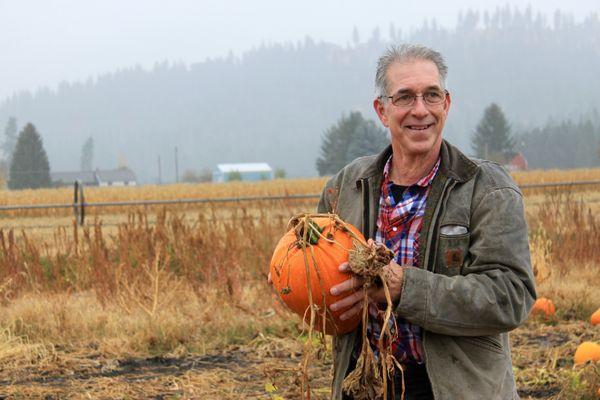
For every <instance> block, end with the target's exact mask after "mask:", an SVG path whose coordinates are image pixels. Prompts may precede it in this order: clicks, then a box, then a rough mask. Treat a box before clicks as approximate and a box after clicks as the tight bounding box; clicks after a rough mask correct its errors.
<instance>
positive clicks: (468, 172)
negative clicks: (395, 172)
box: [356, 140, 477, 185]
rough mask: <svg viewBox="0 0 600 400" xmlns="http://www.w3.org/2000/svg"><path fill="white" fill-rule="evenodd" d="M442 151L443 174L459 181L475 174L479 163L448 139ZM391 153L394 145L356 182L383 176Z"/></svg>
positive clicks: (379, 155) (385, 150)
mask: <svg viewBox="0 0 600 400" xmlns="http://www.w3.org/2000/svg"><path fill="white" fill-rule="evenodd" d="M440 153H441V159H442V160H441V164H440V171H439V172H440V173H442V174H443V175H446V176H448V177H451V178H452V179H454V180H456V181H458V182H466V181H468V180H469V179H471V178H472V177H473V176H475V173H476V172H477V164H475V163H474V162H473V161H471V160H470V159H469V158H468V157H467V156H465V155H464V154H463V153H462V152H461V151H460V150H458V149H457V148H456V147H454V146H453V145H451V144H450V143H448V142H447V141H446V140H442V146H441V149H440ZM391 154H392V145H389V146H388V147H386V148H385V149H384V150H383V151H382V152H381V153H379V154H378V155H377V156H376V157H375V159H374V160H373V161H372V162H371V163H370V164H369V165H368V166H367V167H366V168H365V169H364V170H363V173H362V174H361V175H360V176H358V179H357V181H356V184H357V185H358V182H359V181H360V180H361V179H369V178H372V177H381V176H382V175H383V169H384V167H385V164H386V162H387V160H388V159H389V158H390V155H391Z"/></svg>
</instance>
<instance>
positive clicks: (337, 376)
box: [318, 141, 536, 400]
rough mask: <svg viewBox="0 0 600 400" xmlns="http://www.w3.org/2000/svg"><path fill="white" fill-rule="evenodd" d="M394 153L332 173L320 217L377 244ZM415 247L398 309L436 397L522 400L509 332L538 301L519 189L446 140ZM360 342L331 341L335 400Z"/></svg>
mask: <svg viewBox="0 0 600 400" xmlns="http://www.w3.org/2000/svg"><path fill="white" fill-rule="evenodd" d="M391 152H392V149H391V146H390V147H388V148H387V149H386V150H385V151H384V152H382V153H381V154H379V155H376V156H367V157H362V158H359V159H357V160H355V161H353V162H352V163H350V164H349V165H347V166H346V167H345V168H344V169H342V170H341V171H340V172H339V173H337V174H336V175H335V176H333V177H332V178H331V179H330V180H329V181H328V182H327V184H326V186H325V188H324V190H323V193H322V195H321V199H320V201H319V207H318V208H319V212H335V213H337V214H339V215H340V217H341V218H342V219H344V220H345V221H347V222H349V223H351V224H353V225H355V226H356V227H358V228H359V229H361V230H362V231H363V233H364V234H365V237H371V238H373V237H374V236H375V232H376V229H377V226H376V220H377V215H378V208H379V197H380V192H381V190H380V188H381V180H382V177H383V168H384V165H385V163H386V161H387V159H388V158H389V156H390V155H391ZM457 226H459V227H464V228H466V233H460V231H462V232H464V231H465V229H464V228H458V229H457ZM455 232H459V233H458V234H453V233H455ZM418 240H419V244H420V247H419V248H420V249H421V251H420V254H419V265H421V266H423V268H414V267H406V268H405V269H404V283H403V287H402V293H401V297H400V301H399V303H398V306H397V307H396V309H395V312H396V313H397V314H398V315H401V316H403V317H404V318H406V319H407V320H408V321H410V322H411V323H413V324H416V325H419V326H421V327H422V328H423V349H424V353H425V362H426V367H427V374H428V375H429V379H430V381H431V386H432V389H433V393H434V396H435V399H436V400H445V399H461V400H468V399H474V400H481V399H486V400H492V399H501V400H506V399H518V395H517V391H516V386H515V380H514V376H513V370H512V361H511V353H510V345H509V340H508V331H510V330H512V329H514V328H516V327H517V326H519V325H520V324H521V323H523V322H524V321H525V319H526V318H527V316H528V314H529V310H530V308H531V306H532V305H533V302H534V301H535V298H536V293H535V286H534V277H533V272H532V269H531V261H530V256H529V244H528V240H527V226H526V222H525V216H524V209H523V201H522V194H521V192H520V190H519V188H518V187H517V185H516V184H515V182H514V181H513V180H512V179H511V177H510V176H509V175H508V174H507V173H506V171H505V170H504V169H503V168H502V167H500V166H499V165H497V164H495V163H492V162H488V161H481V160H471V159H469V158H467V157H466V156H465V155H464V154H462V153H461V152H460V151H459V150H458V149H456V148H455V147H453V146H452V145H450V144H449V143H447V142H446V141H444V142H443V143H442V147H441V164H440V169H439V171H438V174H437V175H436V177H435V179H434V181H433V183H432V187H431V190H430V192H429V195H428V198H427V205H426V209H425V215H424V218H423V225H422V228H421V234H420V236H419V239H418ZM356 338H357V331H354V332H351V333H349V334H345V335H341V336H338V337H335V338H334V350H333V352H334V354H333V356H334V370H333V374H334V377H333V388H332V398H333V399H335V400H340V399H341V398H342V391H341V386H342V381H343V379H344V377H345V375H346V374H347V372H348V371H347V370H348V366H349V363H350V356H351V353H352V349H353V348H354V346H355V340H356Z"/></svg>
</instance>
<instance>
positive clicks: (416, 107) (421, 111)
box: [410, 96, 429, 118]
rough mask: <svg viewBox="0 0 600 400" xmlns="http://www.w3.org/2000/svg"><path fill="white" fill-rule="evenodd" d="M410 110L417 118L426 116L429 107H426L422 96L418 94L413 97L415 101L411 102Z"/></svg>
mask: <svg viewBox="0 0 600 400" xmlns="http://www.w3.org/2000/svg"><path fill="white" fill-rule="evenodd" d="M410 112H411V114H412V115H414V116H415V117H418V118H423V117H426V116H427V115H428V114H429V109H428V108H427V105H425V101H423V97H421V96H419V97H417V98H415V103H414V104H413V106H412V108H411V110H410Z"/></svg>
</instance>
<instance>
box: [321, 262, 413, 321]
mask: <svg viewBox="0 0 600 400" xmlns="http://www.w3.org/2000/svg"><path fill="white" fill-rule="evenodd" d="M339 269H340V271H342V272H349V271H350V266H349V265H348V263H343V264H341V265H340V266H339ZM383 271H384V274H385V275H386V276H387V283H388V287H389V289H390V296H391V298H392V302H395V301H397V300H399V299H400V294H401V292H402V280H403V277H404V275H403V269H402V267H401V266H400V265H398V264H397V263H396V262H395V261H393V260H392V261H390V263H389V264H388V265H386V266H385V267H383ZM349 273H351V272H349ZM363 282H364V279H363V278H361V277H359V276H356V275H354V274H353V275H352V277H351V278H350V279H348V280H346V281H344V282H342V283H340V284H337V285H335V286H333V287H332V288H331V290H330V292H331V294H332V295H334V296H336V295H347V296H346V297H344V298H343V299H342V300H339V301H337V302H335V303H333V304H332V305H331V306H330V308H331V310H332V311H337V310H342V309H346V308H347V310H346V311H345V312H344V313H343V314H341V315H340V319H341V320H346V319H349V318H352V317H353V316H355V315H357V314H358V313H360V311H361V309H362V306H363V295H364V292H363V291H362V290H358V289H360V288H362V285H363ZM367 294H368V295H369V298H370V299H371V300H373V301H374V302H376V303H385V302H386V301H387V300H386V298H385V290H384V289H383V287H372V288H370V289H369V290H368V293H367Z"/></svg>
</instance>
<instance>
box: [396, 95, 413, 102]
mask: <svg viewBox="0 0 600 400" xmlns="http://www.w3.org/2000/svg"><path fill="white" fill-rule="evenodd" d="M413 97H414V96H413V95H412V94H409V93H404V94H397V95H396V96H394V102H397V103H410V102H411V101H412V99H413Z"/></svg>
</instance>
